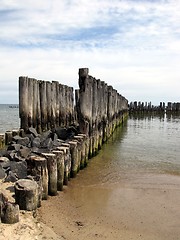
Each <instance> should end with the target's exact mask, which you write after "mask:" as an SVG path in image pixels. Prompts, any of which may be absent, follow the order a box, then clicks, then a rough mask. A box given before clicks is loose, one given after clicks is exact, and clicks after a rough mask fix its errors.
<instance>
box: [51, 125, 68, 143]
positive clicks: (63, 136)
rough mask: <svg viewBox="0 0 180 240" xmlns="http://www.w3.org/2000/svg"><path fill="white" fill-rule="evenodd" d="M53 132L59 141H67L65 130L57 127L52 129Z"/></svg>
mask: <svg viewBox="0 0 180 240" xmlns="http://www.w3.org/2000/svg"><path fill="white" fill-rule="evenodd" d="M54 132H55V133H56V134H57V136H58V138H59V139H62V140H66V139H67V129H66V128H62V127H58V128H55V129H54Z"/></svg>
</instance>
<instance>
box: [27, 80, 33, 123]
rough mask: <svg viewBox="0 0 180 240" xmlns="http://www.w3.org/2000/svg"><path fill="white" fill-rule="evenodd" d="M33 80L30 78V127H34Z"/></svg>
mask: <svg viewBox="0 0 180 240" xmlns="http://www.w3.org/2000/svg"><path fill="white" fill-rule="evenodd" d="M33 92H34V89H33V79H32V78H28V127H32V126H33V101H34V100H33V96H34V94H33Z"/></svg>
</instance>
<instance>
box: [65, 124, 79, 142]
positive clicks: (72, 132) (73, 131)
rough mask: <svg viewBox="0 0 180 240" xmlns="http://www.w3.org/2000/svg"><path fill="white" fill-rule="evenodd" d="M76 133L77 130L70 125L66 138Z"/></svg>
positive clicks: (70, 137)
mask: <svg viewBox="0 0 180 240" xmlns="http://www.w3.org/2000/svg"><path fill="white" fill-rule="evenodd" d="M77 134H78V130H77V129H76V128H75V127H74V126H71V127H69V128H68V129H67V138H68V139H72V138H73V137H74V136H75V135H77Z"/></svg>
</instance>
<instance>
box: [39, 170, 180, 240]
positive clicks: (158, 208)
mask: <svg viewBox="0 0 180 240" xmlns="http://www.w3.org/2000/svg"><path fill="white" fill-rule="evenodd" d="M85 171H86V170H84V171H81V173H80V174H79V175H78V176H77V178H76V179H72V180H71V181H70V182H69V185H68V187H66V188H65V190H64V191H63V192H59V194H58V196H55V197H49V199H48V201H43V203H42V207H41V208H40V209H39V211H38V212H39V213H38V214H39V216H40V218H41V221H42V222H43V223H45V224H46V225H47V226H48V227H50V228H52V229H53V231H54V232H55V233H56V234H57V235H58V236H59V239H67V240H74V239H78V240H84V239H86V240H90V239H108V240H115V239H122V240H126V239H127V240H130V239H133V240H136V239H142V240H170V239H171V240H179V239H180V227H179V226H180V176H173V175H168V174H167V175H165V174H161V175H160V174H159V175H158V174H156V175H154V174H135V175H133V174H132V175H129V176H127V177H126V178H124V179H123V180H122V181H121V182H117V183H108V182H101V181H100V182H99V183H97V184H95V180H96V179H92V181H90V180H88V183H87V181H86V180H87V179H86V178H87V177H86V173H85Z"/></svg>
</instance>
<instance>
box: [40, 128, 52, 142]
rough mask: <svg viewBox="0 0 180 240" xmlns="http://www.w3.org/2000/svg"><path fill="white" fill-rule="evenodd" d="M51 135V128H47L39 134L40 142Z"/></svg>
mask: <svg viewBox="0 0 180 240" xmlns="http://www.w3.org/2000/svg"><path fill="white" fill-rule="evenodd" d="M51 136H52V131H51V130H48V131H46V132H43V133H42V134H41V136H40V140H41V142H43V141H45V140H46V139H47V138H51Z"/></svg>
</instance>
